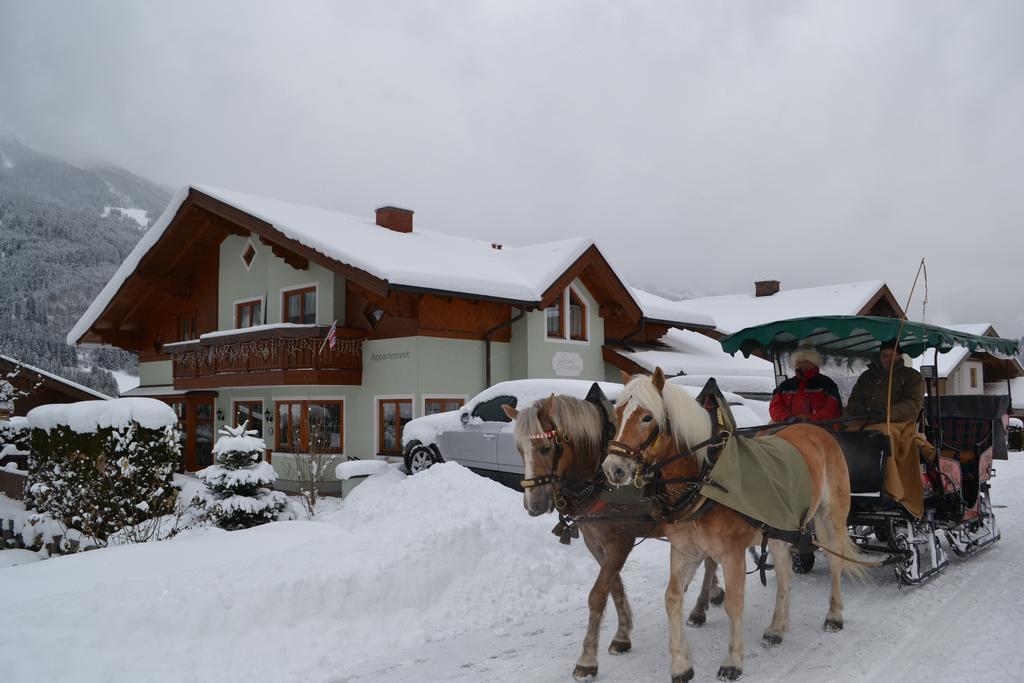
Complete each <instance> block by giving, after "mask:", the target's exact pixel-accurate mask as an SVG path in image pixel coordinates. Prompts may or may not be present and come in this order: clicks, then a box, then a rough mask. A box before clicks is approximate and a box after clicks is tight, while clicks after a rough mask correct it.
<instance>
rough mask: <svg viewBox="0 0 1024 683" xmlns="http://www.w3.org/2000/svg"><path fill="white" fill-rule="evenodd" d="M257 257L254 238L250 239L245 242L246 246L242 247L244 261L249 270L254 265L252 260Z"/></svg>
mask: <svg viewBox="0 0 1024 683" xmlns="http://www.w3.org/2000/svg"><path fill="white" fill-rule="evenodd" d="M255 258H256V247H254V246H253V245H252V240H248V241H247V242H246V243H245V248H244V249H242V263H244V264H245V269H246V270H249V268H251V267H252V262H253V260H254V259H255Z"/></svg>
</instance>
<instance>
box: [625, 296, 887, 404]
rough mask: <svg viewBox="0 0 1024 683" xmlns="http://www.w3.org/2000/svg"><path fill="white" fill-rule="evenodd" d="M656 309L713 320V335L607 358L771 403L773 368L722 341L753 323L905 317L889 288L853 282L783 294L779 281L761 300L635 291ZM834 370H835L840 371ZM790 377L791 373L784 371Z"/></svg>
mask: <svg viewBox="0 0 1024 683" xmlns="http://www.w3.org/2000/svg"><path fill="white" fill-rule="evenodd" d="M634 294H635V295H636V296H637V298H638V299H639V300H641V301H644V302H646V303H647V304H648V305H649V306H652V307H655V306H656V307H657V308H658V310H659V311H661V312H662V314H663V315H666V316H668V317H672V316H675V317H684V318H686V319H690V318H694V317H696V316H699V315H708V316H712V317H713V318H714V320H715V329H714V330H710V331H709V330H703V331H701V332H691V331H683V330H671V331H670V332H669V333H668V334H666V335H665V336H663V337H661V338H659V339H657V340H655V341H654V342H650V343H646V342H638V341H635V340H633V339H626V340H623V342H621V343H619V344H615V345H612V346H611V348H609V349H608V352H607V353H606V360H608V362H609V363H612V364H614V365H615V366H616V367H619V368H621V369H623V370H625V371H627V372H630V373H638V372H650V371H652V370H653V369H654V368H655V367H656V366H660V367H661V369H662V370H664V371H665V372H666V373H667V374H669V375H678V376H685V377H686V378H687V379H685V380H682V381H683V382H685V383H687V384H692V385H694V386H702V385H703V383H704V382H705V381H707V378H708V377H710V376H714V377H715V378H716V379H717V380H718V383H719V385H720V386H721V387H722V388H723V389H725V390H727V391H732V392H735V393H737V394H740V395H742V396H744V397H746V398H753V399H767V398H770V396H771V393H772V391H774V389H775V370H774V368H773V366H772V363H770V362H768V361H765V360H764V359H761V358H756V357H751V358H743V357H742V356H741V355H736V356H730V355H728V354H726V353H725V352H723V351H722V348H721V346H719V345H718V342H717V341H715V340H716V339H719V338H721V337H722V336H724V335H726V334H730V333H732V332H738V331H739V330H742V329H743V328H746V327H750V326H752V325H760V324H763V323H768V322H772V321H774V320H785V319H787V318H798V317H805V316H814V315H877V316H885V317H903V309H902V308H901V307H900V305H899V304H898V303H897V302H896V299H895V298H894V297H893V295H892V292H890V291H889V288H888V287H887V286H886V285H885V283H884V282H880V281H871V282H854V283H850V284H843V285H828V286H824V287H805V288H802V289H792V290H788V291H785V292H783V291H780V287H779V282H778V280H761V281H758V282H755V283H754V294H753V295H749V294H727V295H723V296H709V297H701V298H697V299H684V300H682V301H670V300H668V299H664V298H662V297H659V296H657V295H655V294H651V293H650V292H644V291H641V290H634ZM838 370H839V369H838V368H831V369H830V372H832V373H835V372H838ZM784 372H785V370H784Z"/></svg>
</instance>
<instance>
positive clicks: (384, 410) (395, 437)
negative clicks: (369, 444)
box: [377, 398, 412, 455]
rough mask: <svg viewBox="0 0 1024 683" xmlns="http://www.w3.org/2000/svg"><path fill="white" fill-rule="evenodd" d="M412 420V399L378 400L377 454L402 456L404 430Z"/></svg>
mask: <svg viewBox="0 0 1024 683" xmlns="http://www.w3.org/2000/svg"><path fill="white" fill-rule="evenodd" d="M411 419H412V399H411V398H381V399H377V429H378V432H377V452H378V453H380V454H382V455H401V453H402V429H403V428H404V427H405V425H406V423H408V422H409V420H411Z"/></svg>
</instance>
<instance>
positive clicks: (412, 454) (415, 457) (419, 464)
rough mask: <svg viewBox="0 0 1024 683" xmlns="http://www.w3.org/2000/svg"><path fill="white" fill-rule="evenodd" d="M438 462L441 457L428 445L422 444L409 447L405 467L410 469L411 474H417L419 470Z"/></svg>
mask: <svg viewBox="0 0 1024 683" xmlns="http://www.w3.org/2000/svg"><path fill="white" fill-rule="evenodd" d="M437 462H439V459H438V458H437V457H436V456H435V455H434V452H433V451H432V450H430V448H428V447H427V446H424V445H423V444H420V445H418V446H413V447H412V448H411V449H409V455H407V456H406V458H405V469H407V470H409V474H416V473H417V472H422V471H423V470H426V469H429V468H430V467H431V466H432V465H433V464H434V463H437Z"/></svg>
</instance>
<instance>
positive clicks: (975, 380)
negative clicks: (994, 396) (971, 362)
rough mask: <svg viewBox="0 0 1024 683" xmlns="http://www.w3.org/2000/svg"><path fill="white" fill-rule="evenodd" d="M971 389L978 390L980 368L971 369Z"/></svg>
mask: <svg viewBox="0 0 1024 683" xmlns="http://www.w3.org/2000/svg"><path fill="white" fill-rule="evenodd" d="M970 371H971V389H977V388H978V368H971V369H970Z"/></svg>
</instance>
